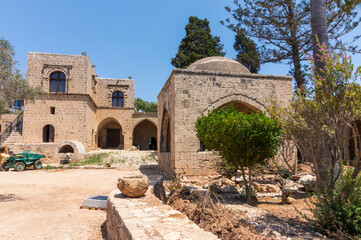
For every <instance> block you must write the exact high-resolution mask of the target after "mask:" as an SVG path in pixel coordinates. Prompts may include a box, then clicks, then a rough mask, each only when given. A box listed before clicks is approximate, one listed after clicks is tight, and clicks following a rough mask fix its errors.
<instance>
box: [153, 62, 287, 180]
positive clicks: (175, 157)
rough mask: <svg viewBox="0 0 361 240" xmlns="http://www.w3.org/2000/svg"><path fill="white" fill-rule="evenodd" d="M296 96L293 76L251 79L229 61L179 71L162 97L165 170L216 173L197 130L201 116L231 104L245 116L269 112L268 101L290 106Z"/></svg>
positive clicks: (160, 114)
mask: <svg viewBox="0 0 361 240" xmlns="http://www.w3.org/2000/svg"><path fill="white" fill-rule="evenodd" d="M292 97H293V91H292V77H289V76H273V75H262V74H251V73H250V72H249V71H248V70H247V69H246V68H245V67H244V66H243V65H241V64H240V63H238V62H236V61H234V60H232V59H229V58H225V57H209V58H204V59H201V60H199V61H197V62H195V63H193V64H192V65H190V66H189V67H188V68H187V69H174V70H173V71H172V73H171V75H170V77H169V78H168V80H167V82H166V83H165V85H164V87H163V89H162V90H161V91H160V93H159V95H158V126H159V127H158V146H159V149H158V158H159V167H160V169H161V170H163V171H165V172H167V173H170V174H181V175H208V174H212V173H214V170H213V169H214V168H213V164H214V161H213V160H214V159H215V158H216V156H215V155H214V154H213V153H212V152H210V151H206V150H205V149H203V147H202V145H201V143H200V141H199V140H198V138H197V136H196V133H195V130H194V128H195V122H196V120H197V118H198V117H200V116H201V115H202V114H207V113H208V111H211V110H213V109H216V108H220V107H222V106H225V105H228V104H233V105H234V106H235V107H236V108H237V109H238V110H239V111H242V112H246V113H248V112H250V111H251V110H252V111H255V112H257V111H265V106H266V104H267V101H269V100H272V99H278V100H279V101H281V102H283V103H284V104H289V102H290V101H291V100H292Z"/></svg>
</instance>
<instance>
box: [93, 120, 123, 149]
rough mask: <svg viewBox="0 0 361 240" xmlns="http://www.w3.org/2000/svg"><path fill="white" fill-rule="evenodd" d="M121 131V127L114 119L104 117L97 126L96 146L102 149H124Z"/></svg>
mask: <svg viewBox="0 0 361 240" xmlns="http://www.w3.org/2000/svg"><path fill="white" fill-rule="evenodd" d="M122 132H123V131H122V127H121V125H120V124H119V122H118V121H117V120H116V119H114V118H107V119H104V120H103V121H102V122H101V123H100V124H99V126H98V147H99V148H102V149H124V135H123V133H122Z"/></svg>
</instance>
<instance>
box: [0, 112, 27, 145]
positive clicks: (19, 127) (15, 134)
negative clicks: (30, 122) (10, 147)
mask: <svg viewBox="0 0 361 240" xmlns="http://www.w3.org/2000/svg"><path fill="white" fill-rule="evenodd" d="M22 135H23V112H22V113H20V114H19V115H18V116H17V117H16V119H15V120H14V121H13V122H12V123H11V124H10V125H9V126H7V128H6V129H5V131H4V132H3V133H2V134H1V135H0V145H3V144H5V145H6V144H13V143H21V142H22Z"/></svg>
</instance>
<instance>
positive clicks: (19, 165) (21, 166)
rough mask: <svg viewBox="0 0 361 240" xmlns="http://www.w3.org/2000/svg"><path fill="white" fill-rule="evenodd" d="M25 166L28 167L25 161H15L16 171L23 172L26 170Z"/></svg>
mask: <svg viewBox="0 0 361 240" xmlns="http://www.w3.org/2000/svg"><path fill="white" fill-rule="evenodd" d="M25 168H26V167H25V163H23V162H17V163H15V166H14V169H15V171H17V172H21V171H24V170H25Z"/></svg>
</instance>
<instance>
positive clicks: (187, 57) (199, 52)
mask: <svg viewBox="0 0 361 240" xmlns="http://www.w3.org/2000/svg"><path fill="white" fill-rule="evenodd" d="M185 30H186V36H185V37H184V38H183V39H182V41H181V43H180V45H179V49H178V53H177V54H176V56H175V57H174V58H172V65H173V66H175V67H177V68H186V67H188V66H189V65H191V64H192V63H194V62H195V61H197V60H199V59H201V58H205V57H211V56H224V55H225V52H222V50H223V44H221V40H220V38H219V37H218V36H215V37H213V36H212V34H211V28H210V27H209V22H208V20H207V19H206V18H205V19H204V20H202V19H199V18H197V17H189V23H188V24H187V25H186V27H185Z"/></svg>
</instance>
